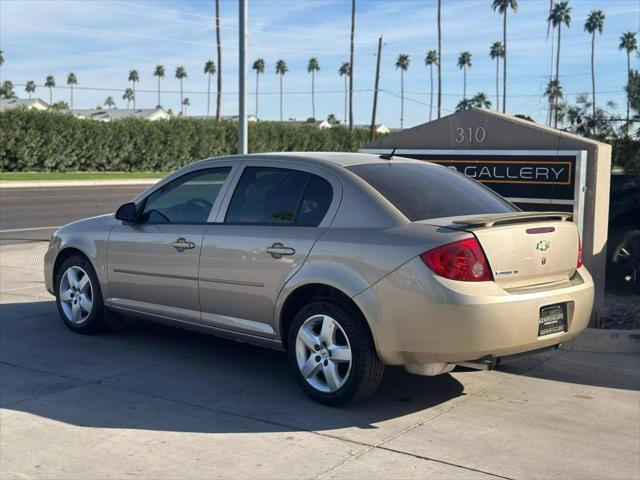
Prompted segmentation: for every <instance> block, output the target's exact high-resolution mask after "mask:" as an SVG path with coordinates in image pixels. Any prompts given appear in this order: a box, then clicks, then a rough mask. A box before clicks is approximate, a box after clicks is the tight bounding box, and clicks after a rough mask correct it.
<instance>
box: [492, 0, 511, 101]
mask: <svg viewBox="0 0 640 480" xmlns="http://www.w3.org/2000/svg"><path fill="white" fill-rule="evenodd" d="M491 6H492V8H493V10H494V11H496V10H497V11H498V12H499V13H500V14H501V15H502V45H503V46H504V57H503V61H502V113H505V112H506V110H507V12H508V11H509V9H511V10H513V12H514V13H515V12H517V11H518V1H517V0H493V3H492V5H491Z"/></svg>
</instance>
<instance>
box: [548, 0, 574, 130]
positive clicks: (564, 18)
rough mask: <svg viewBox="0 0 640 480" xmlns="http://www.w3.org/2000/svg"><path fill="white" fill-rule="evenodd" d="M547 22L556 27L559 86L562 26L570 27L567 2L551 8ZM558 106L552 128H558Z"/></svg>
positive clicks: (557, 78)
mask: <svg viewBox="0 0 640 480" xmlns="http://www.w3.org/2000/svg"><path fill="white" fill-rule="evenodd" d="M549 21H550V22H551V25H552V26H553V27H554V28H555V27H558V47H557V50H556V81H557V85H558V86H559V85H560V39H561V32H562V24H563V23H564V24H565V25H566V26H567V27H570V26H571V7H570V6H569V2H567V1H564V2H558V3H556V4H555V5H554V6H553V9H552V10H551V13H550V14H549ZM558 100H559V97H557V96H556V97H555V101H558ZM557 107H558V106H557V105H555V106H554V113H555V115H554V121H553V124H554V127H557V126H558V110H559V109H558V108H557Z"/></svg>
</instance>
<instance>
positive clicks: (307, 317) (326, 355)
mask: <svg viewBox="0 0 640 480" xmlns="http://www.w3.org/2000/svg"><path fill="white" fill-rule="evenodd" d="M287 346H288V352H289V361H290V363H291V366H292V368H293V371H294V375H295V377H296V380H297V382H298V384H299V385H300V387H301V388H302V390H303V391H304V392H305V393H306V394H307V395H309V396H310V397H311V398H312V399H314V400H316V401H318V402H320V403H323V404H326V405H331V406H339V405H345V404H347V403H350V402H353V401H358V400H363V399H365V398H366V397H368V396H370V395H371V394H373V392H375V391H376V389H377V388H378V385H379V384H380V381H381V380H382V374H383V372H384V365H383V364H382V362H381V361H380V359H379V358H378V355H377V353H376V349H375V345H374V343H373V338H372V337H371V333H370V332H369V330H368V328H367V326H366V323H365V320H364V319H363V318H362V316H361V315H360V314H359V312H356V311H355V310H354V309H350V308H348V307H345V306H343V305H341V304H338V303H334V302H332V301H325V300H319V301H315V302H313V303H311V304H309V305H307V306H306V307H304V308H302V309H301V310H300V311H299V312H298V314H297V315H296V316H295V318H294V320H293V323H292V326H291V328H290V330H289V338H288V345H287Z"/></svg>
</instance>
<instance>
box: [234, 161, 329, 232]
mask: <svg viewBox="0 0 640 480" xmlns="http://www.w3.org/2000/svg"><path fill="white" fill-rule="evenodd" d="M331 199H332V190H331V185H329V183H328V182H327V181H326V180H324V179H323V178H320V177H318V176H316V175H313V174H310V173H307V172H302V171H299V170H290V169H284V168H272V167H247V168H245V170H244V172H243V173H242V177H241V178H240V181H239V182H238V185H237V187H236V189H235V191H234V193H233V197H232V198H231V203H230V204H229V209H228V211H227V216H226V218H225V223H235V224H258V225H304V226H316V225H318V224H319V223H320V222H321V221H322V219H323V218H324V215H325V214H326V213H327V210H328V209H329V205H330V204H331Z"/></svg>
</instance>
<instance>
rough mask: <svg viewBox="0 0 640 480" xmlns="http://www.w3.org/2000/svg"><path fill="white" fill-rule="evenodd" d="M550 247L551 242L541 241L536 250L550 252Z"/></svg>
mask: <svg viewBox="0 0 640 480" xmlns="http://www.w3.org/2000/svg"><path fill="white" fill-rule="evenodd" d="M549 247H551V242H550V241H549V240H540V241H539V242H538V244H537V245H536V250H540V251H541V252H544V251H545V250H549Z"/></svg>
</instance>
